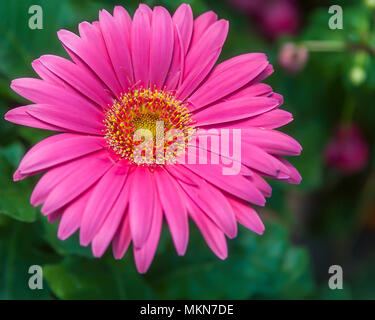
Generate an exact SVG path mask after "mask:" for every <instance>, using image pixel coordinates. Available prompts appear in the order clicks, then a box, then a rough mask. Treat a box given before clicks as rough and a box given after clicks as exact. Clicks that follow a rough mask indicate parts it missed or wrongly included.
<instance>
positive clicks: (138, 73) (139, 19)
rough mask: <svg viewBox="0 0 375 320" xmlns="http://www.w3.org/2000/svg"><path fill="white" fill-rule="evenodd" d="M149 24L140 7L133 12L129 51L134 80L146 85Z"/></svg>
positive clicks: (148, 66)
mask: <svg viewBox="0 0 375 320" xmlns="http://www.w3.org/2000/svg"><path fill="white" fill-rule="evenodd" d="M150 41H151V24H150V19H149V17H148V15H147V14H146V13H145V12H144V11H143V10H141V9H137V11H136V12H135V14H134V18H133V24H132V30H131V51H132V61H133V68H134V78H135V82H136V83H138V81H139V83H140V85H142V86H144V87H147V86H148V82H149V81H148V80H149V72H150Z"/></svg>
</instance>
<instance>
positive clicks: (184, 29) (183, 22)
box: [173, 3, 194, 55]
mask: <svg viewBox="0 0 375 320" xmlns="http://www.w3.org/2000/svg"><path fill="white" fill-rule="evenodd" d="M173 24H174V25H177V26H178V29H179V30H180V34H181V39H182V44H183V48H184V55H186V53H187V52H188V49H189V46H190V41H191V37H192V34H193V24H194V21H193V11H192V10H191V7H190V5H189V4H186V3H183V4H181V5H180V6H179V7H178V8H177V10H176V12H175V13H174V15H173Z"/></svg>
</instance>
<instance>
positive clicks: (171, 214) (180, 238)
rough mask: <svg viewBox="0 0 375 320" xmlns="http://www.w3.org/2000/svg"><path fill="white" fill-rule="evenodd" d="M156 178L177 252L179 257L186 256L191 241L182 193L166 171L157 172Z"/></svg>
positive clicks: (155, 173)
mask: <svg viewBox="0 0 375 320" xmlns="http://www.w3.org/2000/svg"><path fill="white" fill-rule="evenodd" d="M154 177H155V183H156V186H157V189H158V194H159V199H160V202H161V206H162V208H163V211H164V215H165V219H166V220H167V223H168V226H169V230H170V232H171V235H172V239H173V243H174V245H175V248H176V251H177V253H178V254H179V255H184V254H185V251H186V248H187V245H188V240H189V224H188V218H187V211H186V206H185V204H184V198H183V196H182V191H181V190H180V187H179V185H178V184H177V183H176V181H175V180H174V179H173V178H172V177H171V176H170V175H169V174H168V173H166V172H165V171H163V170H155V172H154ZM172 195H173V196H172Z"/></svg>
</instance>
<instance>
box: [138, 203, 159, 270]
mask: <svg viewBox="0 0 375 320" xmlns="http://www.w3.org/2000/svg"><path fill="white" fill-rule="evenodd" d="M162 222H163V211H162V208H161V204H160V201H159V199H157V200H156V201H155V209H154V214H153V221H152V226H151V231H150V234H149V236H148V239H147V241H146V243H145V244H144V245H143V247H142V248H140V249H137V248H136V247H134V248H133V249H134V259H135V265H136V267H137V270H138V272H139V273H146V272H147V270H148V268H149V267H150V265H151V262H152V260H153V259H154V256H155V252H156V249H157V246H158V243H159V238H160V232H161V227H162Z"/></svg>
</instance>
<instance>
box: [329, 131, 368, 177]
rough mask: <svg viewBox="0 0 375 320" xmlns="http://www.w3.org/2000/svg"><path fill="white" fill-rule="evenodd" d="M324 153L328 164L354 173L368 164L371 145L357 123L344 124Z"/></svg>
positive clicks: (339, 169)
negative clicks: (369, 145)
mask: <svg viewBox="0 0 375 320" xmlns="http://www.w3.org/2000/svg"><path fill="white" fill-rule="evenodd" d="M324 155H325V162H326V164H327V165H328V166H331V167H334V168H335V169H337V170H338V171H340V172H342V173H344V174H353V173H356V172H359V171H361V170H362V169H363V168H364V167H365V166H366V165H367V163H368V158H369V147H368V144H367V142H366V140H365V138H364V137H363V134H362V132H361V130H360V129H359V127H358V126H357V125H350V126H345V125H342V126H340V127H339V128H338V129H337V130H336V132H335V134H334V136H333V138H332V139H331V141H330V142H329V143H328V144H327V146H326V148H325V153H324Z"/></svg>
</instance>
